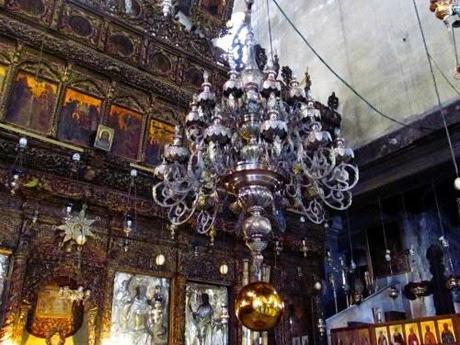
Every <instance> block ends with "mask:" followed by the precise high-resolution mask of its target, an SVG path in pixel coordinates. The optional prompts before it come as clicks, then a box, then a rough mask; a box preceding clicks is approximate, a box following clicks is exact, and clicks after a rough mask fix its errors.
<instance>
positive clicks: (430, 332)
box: [420, 321, 438, 345]
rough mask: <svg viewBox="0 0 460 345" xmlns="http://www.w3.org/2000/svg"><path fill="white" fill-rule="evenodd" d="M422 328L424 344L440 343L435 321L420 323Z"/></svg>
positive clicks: (433, 344)
mask: <svg viewBox="0 0 460 345" xmlns="http://www.w3.org/2000/svg"><path fill="white" fill-rule="evenodd" d="M420 328H421V329H422V344H424V345H436V344H437V343H438V336H437V334H436V327H435V324H434V321H424V322H420Z"/></svg>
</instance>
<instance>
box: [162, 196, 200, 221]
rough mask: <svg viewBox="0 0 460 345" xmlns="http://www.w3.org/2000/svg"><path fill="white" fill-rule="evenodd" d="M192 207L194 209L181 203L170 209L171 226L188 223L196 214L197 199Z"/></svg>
mask: <svg viewBox="0 0 460 345" xmlns="http://www.w3.org/2000/svg"><path fill="white" fill-rule="evenodd" d="M192 205H193V206H192V207H189V206H187V204H186V202H185V201H181V202H179V203H176V204H175V205H174V206H172V207H170V208H169V212H168V219H169V221H170V222H171V224H172V225H176V226H178V225H182V224H185V223H187V222H188V221H189V220H190V218H192V216H193V214H194V213H195V208H196V207H195V205H196V199H195V201H194V202H193V204H192Z"/></svg>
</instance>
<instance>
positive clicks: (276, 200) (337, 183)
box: [153, 0, 358, 266]
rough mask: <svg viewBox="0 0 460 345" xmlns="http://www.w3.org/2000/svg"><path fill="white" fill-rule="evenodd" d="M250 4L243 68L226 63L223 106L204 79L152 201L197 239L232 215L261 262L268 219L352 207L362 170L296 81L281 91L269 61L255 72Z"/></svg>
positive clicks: (318, 217)
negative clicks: (223, 215)
mask: <svg viewBox="0 0 460 345" xmlns="http://www.w3.org/2000/svg"><path fill="white" fill-rule="evenodd" d="M246 2H247V5H248V6H247V11H246V19H245V25H246V27H247V32H248V33H247V36H246V40H245V43H244V46H243V68H242V70H241V71H240V72H238V71H237V70H236V67H235V65H236V63H235V61H233V59H232V58H231V57H229V65H230V67H231V70H230V72H229V76H230V77H229V80H228V81H227V82H226V83H225V84H224V86H223V96H222V99H220V100H217V97H216V94H215V93H214V92H213V91H212V85H211V83H210V82H209V79H208V74H207V73H206V72H205V73H204V83H203V84H202V88H201V92H200V93H199V94H198V95H196V96H195V97H194V99H193V102H192V103H191V111H190V113H189V114H188V115H187V116H186V119H185V130H184V131H183V130H182V129H181V128H180V127H177V128H176V132H175V137H174V141H173V143H172V144H171V145H168V146H166V148H165V152H164V159H163V163H162V164H161V165H159V166H158V167H157V168H156V169H155V175H156V176H157V177H158V178H159V179H160V180H161V181H160V182H159V183H158V184H156V185H155V186H154V187H153V198H154V200H155V202H156V203H157V204H159V205H160V206H162V207H164V208H166V209H167V210H168V218H169V220H170V221H171V223H172V225H173V226H179V225H181V224H184V223H186V222H188V221H190V220H192V219H193V220H194V222H195V223H196V229H197V231H198V232H199V233H201V234H205V233H208V232H210V231H211V229H213V226H214V223H215V220H216V217H217V215H218V214H219V211H222V210H225V209H226V208H225V207H226V206H230V209H231V210H232V211H234V212H235V213H236V214H240V215H242V217H243V218H242V219H243V222H242V230H243V233H244V238H245V240H246V244H247V246H248V247H249V248H250V250H251V251H252V253H253V257H254V258H255V259H257V260H256V261H257V262H258V263H260V262H261V259H262V255H261V253H262V251H263V250H264V249H265V248H266V247H267V245H268V239H269V237H270V236H271V235H272V221H271V219H272V220H273V219H278V220H279V219H280V218H282V217H283V216H282V212H281V210H284V209H289V210H292V211H295V212H296V213H299V214H300V215H302V216H305V217H307V218H308V219H309V220H310V221H312V222H313V223H316V224H321V223H323V222H324V220H325V215H326V208H327V207H329V208H331V209H334V210H345V209H347V208H348V207H349V206H350V205H351V201H352V194H351V189H352V188H353V187H354V186H355V185H356V183H357V182H358V169H357V167H356V166H355V165H353V164H352V163H351V162H352V160H353V158H354V155H353V151H352V150H351V149H350V148H347V147H346V146H345V140H344V139H343V137H342V136H341V134H340V129H339V128H334V129H332V130H330V131H328V130H325V127H324V126H323V124H324V121H323V119H322V113H321V111H320V109H318V108H317V107H316V105H317V103H315V101H314V100H313V99H312V97H311V95H310V94H309V93H306V92H305V90H304V89H302V87H301V86H300V84H299V82H298V81H297V80H296V79H295V78H293V80H291V81H290V83H289V85H283V84H282V82H281V81H279V80H277V71H276V70H275V68H274V67H273V66H272V63H271V62H269V64H268V66H267V67H266V69H265V70H264V71H262V70H261V69H260V68H259V66H258V64H257V62H256V58H255V40H254V34H253V31H252V27H251V6H252V3H253V0H252V1H251V0H247V1H246ZM229 55H230V56H232V55H233V54H229ZM256 266H258V265H256Z"/></svg>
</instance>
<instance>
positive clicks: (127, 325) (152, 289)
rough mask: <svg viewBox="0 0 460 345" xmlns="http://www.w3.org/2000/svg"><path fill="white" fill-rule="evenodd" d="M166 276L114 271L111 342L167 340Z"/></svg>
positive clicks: (150, 344) (149, 344) (145, 344)
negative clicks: (159, 276)
mask: <svg viewBox="0 0 460 345" xmlns="http://www.w3.org/2000/svg"><path fill="white" fill-rule="evenodd" d="M169 285H170V284H169V279H166V278H158V277H153V276H145V275H138V274H129V273H124V272H117V273H116V274H115V280H114V288H113V302H112V323H111V324H112V326H111V336H110V340H111V341H110V344H123V345H166V344H167V343H168V329H169V324H168V318H169Z"/></svg>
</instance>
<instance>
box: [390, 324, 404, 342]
mask: <svg viewBox="0 0 460 345" xmlns="http://www.w3.org/2000/svg"><path fill="white" fill-rule="evenodd" d="M403 328H404V327H403V325H391V326H390V327H389V329H390V343H391V344H393V345H404V344H405V342H404V335H403Z"/></svg>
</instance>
